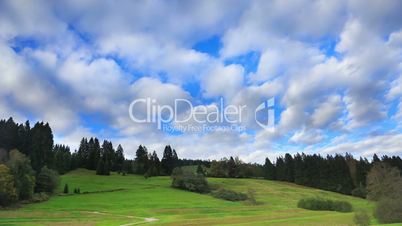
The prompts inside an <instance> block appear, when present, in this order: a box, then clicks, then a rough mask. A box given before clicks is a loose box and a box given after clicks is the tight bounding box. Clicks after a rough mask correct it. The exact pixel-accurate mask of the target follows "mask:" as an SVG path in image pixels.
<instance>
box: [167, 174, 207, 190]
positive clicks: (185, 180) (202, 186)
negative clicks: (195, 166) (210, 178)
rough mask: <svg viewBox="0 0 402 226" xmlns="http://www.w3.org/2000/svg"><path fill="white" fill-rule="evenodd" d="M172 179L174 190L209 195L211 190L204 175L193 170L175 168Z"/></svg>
mask: <svg viewBox="0 0 402 226" xmlns="http://www.w3.org/2000/svg"><path fill="white" fill-rule="evenodd" d="M172 179H173V180H172V187H174V188H180V189H183V190H188V191H192V192H198V193H207V192H209V190H210V189H209V187H208V182H207V180H206V179H205V177H204V175H199V174H195V173H194V172H192V171H191V170H184V169H181V168H175V169H174V170H173V173H172Z"/></svg>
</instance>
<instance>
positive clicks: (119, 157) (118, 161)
mask: <svg viewBox="0 0 402 226" xmlns="http://www.w3.org/2000/svg"><path fill="white" fill-rule="evenodd" d="M123 164H124V151H123V147H122V146H121V145H120V144H119V146H117V150H116V153H115V164H114V166H113V170H114V171H117V172H121V171H122V170H123Z"/></svg>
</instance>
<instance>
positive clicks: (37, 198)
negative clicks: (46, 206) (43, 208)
mask: <svg viewBox="0 0 402 226" xmlns="http://www.w3.org/2000/svg"><path fill="white" fill-rule="evenodd" d="M48 199H49V195H48V194H46V193H45V192H39V193H34V194H33V195H32V198H31V202H44V201H47V200H48Z"/></svg>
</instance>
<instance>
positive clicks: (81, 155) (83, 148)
mask: <svg viewBox="0 0 402 226" xmlns="http://www.w3.org/2000/svg"><path fill="white" fill-rule="evenodd" d="M77 160H78V162H77V165H78V167H81V168H88V160H89V145H88V140H87V138H82V139H81V142H80V147H79V148H78V152H77Z"/></svg>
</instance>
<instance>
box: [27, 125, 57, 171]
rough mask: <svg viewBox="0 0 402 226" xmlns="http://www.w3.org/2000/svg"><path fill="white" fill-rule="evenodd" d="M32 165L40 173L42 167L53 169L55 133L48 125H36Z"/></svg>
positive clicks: (33, 137) (33, 134)
mask: <svg viewBox="0 0 402 226" xmlns="http://www.w3.org/2000/svg"><path fill="white" fill-rule="evenodd" d="M31 132H32V147H31V150H32V151H31V155H30V159H31V164H32V168H33V169H34V170H35V171H37V172H39V171H40V170H41V169H42V167H44V166H47V167H49V168H53V167H54V164H53V160H54V156H53V133H52V130H51V128H50V126H49V124H48V123H46V124H44V123H43V122H41V123H39V122H38V123H36V124H35V126H34V127H33V128H32V131H31Z"/></svg>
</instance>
